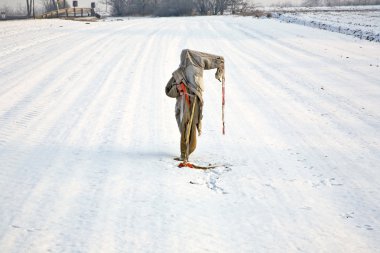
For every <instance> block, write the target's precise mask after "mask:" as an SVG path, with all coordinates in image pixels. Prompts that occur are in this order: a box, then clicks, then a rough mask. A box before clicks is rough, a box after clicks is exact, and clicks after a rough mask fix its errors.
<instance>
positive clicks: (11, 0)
mask: <svg viewBox="0 0 380 253" xmlns="http://www.w3.org/2000/svg"><path fill="white" fill-rule="evenodd" d="M251 1H252V2H254V3H257V4H260V5H263V6H266V5H271V4H274V3H284V2H287V3H294V4H298V3H299V2H300V1H301V0H251ZM39 2H41V1H40V0H35V3H36V4H37V3H39ZM68 2H69V3H72V0H69V1H68ZM91 2H95V3H97V5H99V4H98V3H99V0H98V1H97V0H78V4H79V7H90V5H91ZM4 5H6V6H9V7H12V8H15V7H17V6H19V5H21V6H24V5H25V0H0V7H2V6H4Z"/></svg>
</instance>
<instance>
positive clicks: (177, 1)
mask: <svg viewBox="0 0 380 253" xmlns="http://www.w3.org/2000/svg"><path fill="white" fill-rule="evenodd" d="M103 3H106V4H108V5H109V6H111V7H112V8H111V10H112V11H111V14H112V15H113V16H127V15H142V16H144V15H154V16H183V15H218V14H220V15H223V14H224V13H225V12H226V11H229V12H230V13H233V14H235V13H238V12H241V11H244V10H246V9H248V8H249V6H250V5H249V2H248V1H247V0H103Z"/></svg>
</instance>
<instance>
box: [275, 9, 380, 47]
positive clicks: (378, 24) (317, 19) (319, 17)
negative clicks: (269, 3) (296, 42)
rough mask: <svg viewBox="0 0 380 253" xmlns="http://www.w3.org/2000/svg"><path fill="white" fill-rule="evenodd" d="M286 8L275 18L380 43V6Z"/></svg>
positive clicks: (279, 11) (276, 13)
mask: <svg viewBox="0 0 380 253" xmlns="http://www.w3.org/2000/svg"><path fill="white" fill-rule="evenodd" d="M364 8H365V6H356V7H350V6H347V7H340V8H339V7H324V8H322V7H316V8H294V9H290V8H288V9H287V8H284V9H282V11H285V13H282V11H281V10H273V12H274V14H273V16H274V17H275V18H278V19H280V20H282V21H285V22H288V23H296V24H301V25H305V26H311V27H315V28H319V29H323V30H329V31H332V32H339V33H343V34H347V35H352V36H355V37H357V38H361V39H365V40H370V41H376V42H380V6H370V7H367V8H369V9H364Z"/></svg>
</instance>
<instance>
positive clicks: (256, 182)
mask: <svg viewBox="0 0 380 253" xmlns="http://www.w3.org/2000/svg"><path fill="white" fill-rule="evenodd" d="M0 36H1V37H0V252H380V241H379V238H380V109H379V108H380V67H379V64H380V44H379V43H373V42H368V41H365V40H359V39H356V38H354V37H350V36H346V35H342V34H339V33H331V32H328V31H324V30H319V29H313V28H310V27H306V26H300V25H295V24H288V23H281V22H278V21H277V20H273V19H252V18H237V17H192V18H156V19H154V18H152V19H148V18H147V19H131V20H124V21H113V22H98V23H90V24H86V23H84V22H73V21H59V20H36V21H15V22H1V23H0ZM183 48H191V49H195V50H200V51H206V52H210V53H214V54H220V55H223V56H224V57H225V59H226V71H227V72H226V96H227V97H226V122H227V123H226V135H225V136H223V135H222V134H221V86H220V83H219V82H218V81H217V80H215V79H214V78H213V75H214V71H207V72H206V73H205V84H206V91H205V107H204V109H205V111H204V122H203V123H204V124H203V135H202V136H201V137H200V138H199V139H198V148H197V150H196V152H195V154H194V155H192V156H191V159H192V161H195V162H198V163H206V162H211V163H223V164H225V165H226V166H225V167H220V168H217V169H214V170H210V171H206V172H204V171H199V170H191V169H188V168H186V169H180V168H178V167H176V165H177V163H176V162H175V161H173V157H175V156H177V155H179V132H178V129H177V125H176V122H175V118H174V103H175V101H174V100H173V99H170V98H168V97H166V96H165V94H164V87H165V85H166V82H167V80H168V79H169V77H170V75H171V72H172V71H173V70H174V69H175V68H176V67H177V66H178V64H179V54H180V52H181V50H182V49H183Z"/></svg>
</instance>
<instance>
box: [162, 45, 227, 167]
mask: <svg viewBox="0 0 380 253" xmlns="http://www.w3.org/2000/svg"><path fill="white" fill-rule="evenodd" d="M208 69H217V70H216V73H215V78H216V79H218V80H219V81H221V82H222V95H223V98H222V108H223V112H224V58H223V57H222V56H217V55H212V54H208V53H203V52H198V51H194V50H189V49H184V50H182V52H181V63H180V65H179V68H178V69H177V70H176V71H174V72H173V74H172V77H171V78H170V80H169V82H168V83H167V85H166V87H165V92H166V95H168V96H169V97H172V98H176V99H177V102H176V105H175V117H176V120H177V124H178V128H179V131H180V133H181V140H180V143H181V144H180V147H181V157H180V158H178V160H180V161H182V163H180V165H179V166H180V167H183V166H187V167H193V165H192V164H191V163H189V162H188V161H189V155H190V154H191V153H192V152H194V150H195V148H196V146H197V131H198V133H199V135H201V132H202V108H203V97H202V93H203V91H204V84H203V70H208ZM222 117H223V118H222V120H223V134H224V113H223V116H222Z"/></svg>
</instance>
